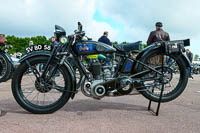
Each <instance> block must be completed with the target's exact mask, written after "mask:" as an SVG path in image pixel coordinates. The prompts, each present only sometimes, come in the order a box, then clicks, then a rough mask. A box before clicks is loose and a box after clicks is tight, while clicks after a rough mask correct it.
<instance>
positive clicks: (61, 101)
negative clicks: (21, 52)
mask: <svg viewBox="0 0 200 133" xmlns="http://www.w3.org/2000/svg"><path fill="white" fill-rule="evenodd" d="M47 60H48V57H45V56H37V57H33V58H31V59H29V62H30V64H31V65H32V66H34V64H38V63H41V64H45V63H46V62H47ZM55 63H56V62H53V63H52V66H53V64H55ZM28 69H29V67H28V65H27V64H26V63H25V62H23V63H21V64H20V65H19V66H18V68H17V70H16V71H15V72H14V75H13V78H12V93H13V96H14V98H15V100H16V101H17V103H18V104H19V105H20V106H21V107H22V108H24V109H25V110H27V111H29V112H31V113H35V114H48V113H53V112H55V111H57V110H58V109H60V108H61V107H63V106H64V105H65V104H66V102H67V101H68V100H69V98H70V96H71V92H69V91H70V90H71V83H72V82H71V78H70V75H69V72H68V70H67V69H66V68H65V66H60V67H59V68H58V69H57V70H56V71H59V75H61V74H62V75H63V77H62V80H63V81H64V83H63V86H64V87H63V88H64V90H65V91H60V90H56V89H53V87H52V88H51V89H52V90H51V91H56V93H61V96H60V97H59V98H58V100H56V101H55V102H54V103H51V104H49V105H44V106H42V105H36V104H35V103H33V102H32V101H30V100H28V96H26V97H25V92H23V91H25V90H23V89H24V88H22V84H21V83H22V82H23V81H22V79H23V76H24V79H26V78H25V75H27V73H26V72H27V70H28ZM28 74H30V73H28ZM33 77H34V76H33ZM35 82H36V81H34V82H33V84H34V83H35ZM28 85H30V83H29V84H28ZM52 86H53V85H52ZM34 87H35V90H36V91H38V92H39V90H38V89H36V85H35V86H34ZM34 87H33V88H31V89H33V90H34ZM68 90H69V91H68ZM51 91H48V92H49V93H50V92H51ZM29 92H30V90H29ZM32 92H33V91H32ZM38 92H37V93H38ZM48 92H40V93H41V94H43V95H45V94H46V95H47V94H48ZM23 93H24V94H23ZM44 93H45V94H44ZM50 94H51V93H50ZM50 94H49V95H50ZM38 96H39V94H38ZM46 97H47V96H46ZM52 99H53V97H52ZM33 100H34V99H33ZM43 102H46V101H43ZM39 103H40V101H39ZM47 103H48V102H47Z"/></svg>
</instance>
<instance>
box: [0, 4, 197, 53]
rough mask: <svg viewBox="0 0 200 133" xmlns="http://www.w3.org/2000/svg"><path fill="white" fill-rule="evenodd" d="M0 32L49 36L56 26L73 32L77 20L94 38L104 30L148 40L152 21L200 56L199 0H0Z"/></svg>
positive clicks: (126, 38)
mask: <svg viewBox="0 0 200 133" xmlns="http://www.w3.org/2000/svg"><path fill="white" fill-rule="evenodd" d="M0 3H1V7H0V33H4V34H6V35H15V36H19V37H31V36H37V35H44V36H46V37H47V38H49V37H51V36H52V35H53V32H54V26H55V24H57V25H60V26H62V27H63V28H64V29H65V30H66V33H67V34H73V32H74V30H75V29H77V22H78V21H80V22H81V23H82V25H83V30H85V32H86V35H87V36H89V37H91V38H93V40H97V39H98V38H99V37H100V36H101V35H102V34H103V32H104V31H108V32H109V38H110V40H111V41H117V42H119V43H120V42H123V41H126V42H136V41H143V43H146V41H147V38H148V35H149V33H150V32H151V31H153V30H155V23H156V22H158V21H160V22H162V23H163V29H164V30H165V31H166V32H168V33H169V35H170V38H171V40H181V39H187V38H190V40H191V46H190V47H189V48H190V49H191V51H192V52H193V53H194V54H199V55H200V32H199V31H200V8H199V6H200V1H199V0H190V1H189V0H165V1H164V0H139V1H138V0H56V1H55V0H15V1H14V0H0Z"/></svg>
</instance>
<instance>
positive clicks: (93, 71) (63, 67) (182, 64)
mask: <svg viewBox="0 0 200 133" xmlns="http://www.w3.org/2000/svg"><path fill="white" fill-rule="evenodd" d="M54 34H55V35H56V38H57V44H56V45H55V47H54V48H53V50H52V51H51V52H48V51H43V52H32V53H30V54H28V55H27V56H24V57H23V58H22V59H21V60H20V65H19V66H18V68H17V70H16V71H15V72H14V76H13V79H12V92H13V96H14V97H15V99H16V101H17V102H18V104H19V105H20V106H21V107H23V108H24V109H25V110H27V111H29V112H32V113H37V114H46V113H52V112H55V111H57V110H58V109H60V108H61V107H63V106H64V105H65V104H66V103H67V102H68V100H69V98H72V99H73V98H74V96H75V94H76V93H77V92H78V91H79V88H81V89H80V90H81V92H82V93H83V94H84V95H85V96H88V97H91V98H94V99H101V98H103V97H105V96H113V97H115V96H123V95H131V93H132V91H133V90H137V91H138V92H140V93H141V94H142V95H143V96H144V97H146V98H147V99H149V100H151V101H154V102H158V101H159V97H160V93H161V89H162V85H164V90H163V91H164V92H163V97H162V99H161V102H169V101H171V100H173V99H175V98H177V97H178V96H179V95H180V94H181V93H182V92H183V91H184V89H185V88H186V85H187V82H188V71H187V68H188V67H191V66H190V62H189V60H188V58H187V57H186V56H185V54H184V46H189V45H190V41H189V39H187V40H178V41H166V42H156V43H154V44H152V45H150V46H148V47H147V48H145V49H144V50H142V51H141V52H139V54H138V55H137V56H136V57H134V56H132V55H133V53H134V51H135V50H136V49H137V48H138V47H139V46H140V45H141V42H136V43H130V44H126V45H120V44H119V45H114V47H111V46H108V45H106V44H104V43H101V42H96V41H92V40H91V39H90V38H88V37H86V36H85V32H84V31H82V25H81V23H80V22H78V30H75V34H73V35H69V36H66V32H65V30H64V29H63V28H62V27H60V26H58V25H56V26H55V33H54ZM83 38H88V39H87V40H85V39H83ZM88 55H96V57H95V60H93V59H92V58H90V61H87V60H85V56H88ZM99 55H102V56H99ZM107 55H111V56H110V57H109V58H110V59H109V60H107V57H108V56H107ZM166 57H168V58H170V60H171V61H172V63H174V64H176V65H177V67H178V70H179V72H178V73H173V71H172V68H171V65H170V66H169V65H167V63H166ZM116 59H117V60H116ZM85 62H86V63H85ZM41 64H42V65H43V66H44V67H43V69H42V71H40V70H39V69H40V67H39V66H40V65H41ZM28 70H30V71H31V72H29V73H28V74H27V73H26V72H27V71H28ZM76 72H78V73H79V74H78V76H77V75H76ZM77 78H78V79H79V82H77ZM77 86H78V87H77ZM79 86H81V87H79Z"/></svg>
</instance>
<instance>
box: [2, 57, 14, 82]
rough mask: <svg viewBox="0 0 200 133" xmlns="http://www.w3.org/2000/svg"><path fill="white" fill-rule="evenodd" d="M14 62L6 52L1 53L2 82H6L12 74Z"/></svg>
mask: <svg viewBox="0 0 200 133" xmlns="http://www.w3.org/2000/svg"><path fill="white" fill-rule="evenodd" d="M12 67H13V66H12V63H11V62H10V61H9V60H8V58H7V57H6V56H5V54H4V53H0V82H6V81H7V80H9V79H10V78H11V76H12V70H13V68H12Z"/></svg>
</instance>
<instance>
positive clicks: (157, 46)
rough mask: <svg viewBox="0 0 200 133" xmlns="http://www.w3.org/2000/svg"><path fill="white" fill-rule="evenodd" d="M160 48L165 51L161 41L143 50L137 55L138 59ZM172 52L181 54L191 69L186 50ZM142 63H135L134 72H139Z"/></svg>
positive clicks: (177, 54)
mask: <svg viewBox="0 0 200 133" xmlns="http://www.w3.org/2000/svg"><path fill="white" fill-rule="evenodd" d="M157 49H159V50H160V51H163V53H165V52H164V50H163V47H162V45H161V43H154V44H152V45H150V46H148V47H146V48H145V49H144V50H142V51H141V52H140V53H139V54H138V56H137V57H136V59H137V60H141V59H142V58H144V57H146V54H148V53H149V52H150V51H153V50H157ZM171 54H175V55H176V56H179V57H180V58H182V59H183V60H184V62H185V65H186V67H187V68H190V69H191V62H190V60H189V59H188V57H187V55H186V53H184V52H179V53H171ZM139 66H140V64H139V63H138V62H135V63H134V65H133V70H134V71H133V73H137V70H138V68H139Z"/></svg>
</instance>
